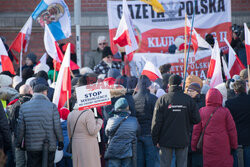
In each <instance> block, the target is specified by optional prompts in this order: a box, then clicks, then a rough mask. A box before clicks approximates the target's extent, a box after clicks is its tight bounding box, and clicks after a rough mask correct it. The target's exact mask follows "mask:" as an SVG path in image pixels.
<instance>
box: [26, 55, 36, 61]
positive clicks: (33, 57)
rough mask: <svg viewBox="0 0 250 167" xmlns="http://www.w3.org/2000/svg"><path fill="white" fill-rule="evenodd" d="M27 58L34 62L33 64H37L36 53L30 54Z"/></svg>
mask: <svg viewBox="0 0 250 167" xmlns="http://www.w3.org/2000/svg"><path fill="white" fill-rule="evenodd" d="M27 58H29V59H30V60H31V61H32V63H33V64H35V63H36V55H35V54H34V53H29V54H28V55H27Z"/></svg>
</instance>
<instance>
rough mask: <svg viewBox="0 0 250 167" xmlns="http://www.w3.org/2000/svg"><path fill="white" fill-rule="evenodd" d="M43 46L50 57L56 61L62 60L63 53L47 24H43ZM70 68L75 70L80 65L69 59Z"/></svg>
mask: <svg viewBox="0 0 250 167" xmlns="http://www.w3.org/2000/svg"><path fill="white" fill-rule="evenodd" d="M44 46H45V49H46V52H47V53H48V54H49V56H50V57H52V58H53V59H54V60H56V62H62V60H63V57H64V55H63V53H62V51H61V49H60V48H59V46H58V44H57V42H56V40H55V38H54V36H53V35H52V33H51V31H50V29H49V27H48V26H47V25H45V29H44ZM57 64H58V63H57ZM70 68H71V70H77V69H79V68H80V67H79V66H78V65H77V64H76V63H75V62H73V61H71V60H70Z"/></svg>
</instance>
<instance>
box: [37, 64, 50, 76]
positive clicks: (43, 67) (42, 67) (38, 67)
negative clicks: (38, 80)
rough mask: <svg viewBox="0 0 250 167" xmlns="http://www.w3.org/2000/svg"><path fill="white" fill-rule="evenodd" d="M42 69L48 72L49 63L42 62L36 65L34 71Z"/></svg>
mask: <svg viewBox="0 0 250 167" xmlns="http://www.w3.org/2000/svg"><path fill="white" fill-rule="evenodd" d="M40 71H45V72H46V73H48V72H49V66H48V65H47V64H43V63H40V64H38V65H36V66H35V67H34V73H35V74H36V73H38V72H40Z"/></svg>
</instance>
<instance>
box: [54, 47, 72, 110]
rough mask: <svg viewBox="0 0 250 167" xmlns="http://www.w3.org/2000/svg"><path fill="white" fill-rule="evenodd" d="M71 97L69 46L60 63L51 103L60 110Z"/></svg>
mask: <svg viewBox="0 0 250 167" xmlns="http://www.w3.org/2000/svg"><path fill="white" fill-rule="evenodd" d="M70 97H71V77H70V45H68V46H67V49H66V52H65V56H64V58H63V61H62V65H61V68H60V71H59V73H58V77H57V81H56V87H55V92H54V96H53V103H54V104H56V105H57V107H58V109H60V108H62V107H63V106H64V104H65V102H66V101H67V98H68V99H69V98H70Z"/></svg>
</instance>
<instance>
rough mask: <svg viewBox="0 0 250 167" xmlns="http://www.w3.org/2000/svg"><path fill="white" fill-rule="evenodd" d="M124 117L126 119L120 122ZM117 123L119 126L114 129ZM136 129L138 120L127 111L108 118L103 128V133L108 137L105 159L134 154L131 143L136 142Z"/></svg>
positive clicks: (126, 156)
mask: <svg viewBox="0 0 250 167" xmlns="http://www.w3.org/2000/svg"><path fill="white" fill-rule="evenodd" d="M125 117H127V119H126V120H124V121H123V122H122V123H121V124H120V122H121V121H122V120H123V119H124V118H125ZM119 124H120V127H119V128H118V129H117V130H116V128H117V126H118V125H119ZM115 130H116V132H115ZM137 130H138V122H137V120H136V118H135V117H131V116H129V113H128V112H125V111H123V112H119V113H117V114H115V115H114V117H112V118H110V119H109V120H108V123H107V126H106V129H105V133H106V135H107V136H108V137H109V144H108V148H107V150H106V153H105V159H123V158H129V157H132V156H133V155H135V154H136V151H135V150H134V152H133V144H135V143H136V133H137Z"/></svg>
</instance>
